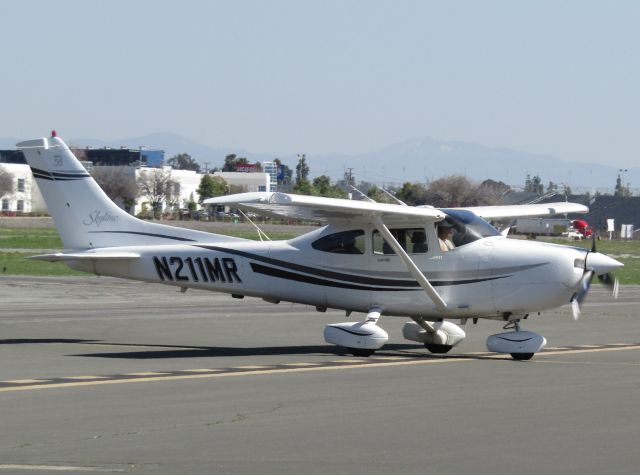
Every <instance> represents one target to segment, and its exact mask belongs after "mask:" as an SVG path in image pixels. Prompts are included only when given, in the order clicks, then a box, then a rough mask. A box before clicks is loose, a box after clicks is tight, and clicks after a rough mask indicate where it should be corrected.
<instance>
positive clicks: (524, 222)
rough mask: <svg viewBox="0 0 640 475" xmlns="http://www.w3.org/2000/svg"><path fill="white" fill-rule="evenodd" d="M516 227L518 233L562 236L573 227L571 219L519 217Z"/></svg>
mask: <svg viewBox="0 0 640 475" xmlns="http://www.w3.org/2000/svg"><path fill="white" fill-rule="evenodd" d="M514 227H515V232H516V233H518V234H533V235H537V236H560V235H561V234H562V233H564V232H566V231H567V230H568V229H569V228H570V227H571V220H570V219H561V218H555V219H554V218H518V219H517V220H516V224H515V226H514Z"/></svg>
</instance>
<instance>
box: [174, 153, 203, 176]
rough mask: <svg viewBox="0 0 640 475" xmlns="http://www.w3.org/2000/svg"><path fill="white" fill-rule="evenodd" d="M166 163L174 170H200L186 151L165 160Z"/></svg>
mask: <svg viewBox="0 0 640 475" xmlns="http://www.w3.org/2000/svg"><path fill="white" fill-rule="evenodd" d="M167 165H169V166H171V167H172V168H175V169H176V170H193V171H195V172H199V171H200V165H199V164H198V162H196V161H195V160H194V159H193V158H191V155H189V154H188V153H179V154H178V155H174V156H173V157H171V158H170V159H169V160H167Z"/></svg>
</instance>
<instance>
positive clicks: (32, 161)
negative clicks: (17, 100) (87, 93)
mask: <svg viewBox="0 0 640 475" xmlns="http://www.w3.org/2000/svg"><path fill="white" fill-rule="evenodd" d="M16 146H17V147H18V148H19V149H21V150H22V151H23V153H24V155H25V158H26V160H27V163H28V164H29V166H30V167H31V171H32V172H33V176H34V178H35V179H36V181H37V183H38V187H39V188H40V191H41V192H42V195H43V197H44V200H45V202H46V203H47V208H48V209H49V213H50V214H51V216H52V217H53V221H54V223H55V225H56V227H57V229H58V232H59V234H60V237H61V238H62V242H63V243H64V246H65V248H67V249H88V248H97V247H116V246H132V245H143V244H172V243H174V244H175V243H179V242H190V241H191V242H193V241H197V242H211V241H221V240H224V241H229V240H235V239H234V238H229V237H226V236H220V235H216V234H210V233H204V232H200V231H193V230H187V229H182V228H176V227H173V226H164V225H160V224H154V223H148V222H146V221H142V220H139V219H137V218H135V217H133V216H131V215H130V214H128V213H127V212H125V211H124V210H123V209H121V208H119V207H118V206H117V205H116V204H115V203H114V202H113V201H111V199H110V198H109V197H108V196H107V195H106V194H105V193H104V191H102V188H100V186H99V185H98V184H97V183H96V181H95V180H94V179H93V178H92V177H91V175H89V173H87V170H86V169H85V168H84V166H82V164H81V163H80V162H79V161H78V159H77V158H76V157H75V156H74V155H73V153H72V152H71V150H69V147H67V145H66V144H65V143H64V141H63V140H62V139H60V138H59V137H57V136H56V135H55V133H54V134H52V136H51V137H49V138H40V139H35V140H28V141H26V142H20V143H19V144H17V145H16Z"/></svg>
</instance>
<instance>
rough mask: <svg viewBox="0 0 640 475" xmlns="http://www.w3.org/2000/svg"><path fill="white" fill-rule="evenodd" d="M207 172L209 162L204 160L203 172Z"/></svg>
mask: <svg viewBox="0 0 640 475" xmlns="http://www.w3.org/2000/svg"><path fill="white" fill-rule="evenodd" d="M208 173H209V162H204V174H205V175H206V174H208Z"/></svg>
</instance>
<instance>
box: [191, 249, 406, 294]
mask: <svg viewBox="0 0 640 475" xmlns="http://www.w3.org/2000/svg"><path fill="white" fill-rule="evenodd" d="M197 246H198V247H201V248H203V249H208V250H210V251H218V252H226V253H228V254H233V255H235V256H241V257H246V258H247V259H253V260H254V261H260V262H264V263H265V264H271V265H275V266H279V267H284V268H286V269H290V270H295V271H298V272H304V273H306V274H313V275H317V276H321V277H327V278H329V279H336V280H346V281H350V282H355V283H358V284H365V285H385V286H389V287H394V286H395V287H418V286H419V284H418V283H417V282H416V281H415V280H407V279H384V278H376V277H368V276H364V275H354V274H344V273H342V272H334V271H330V270H324V269H316V268H314V267H309V266H304V265H301V264H294V263H292V262H286V261H282V260H279V259H273V258H272V257H266V256H261V255H259V254H252V253H250V252H245V251H238V250H236V249H228V248H226V247H219V246H210V245H197Z"/></svg>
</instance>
